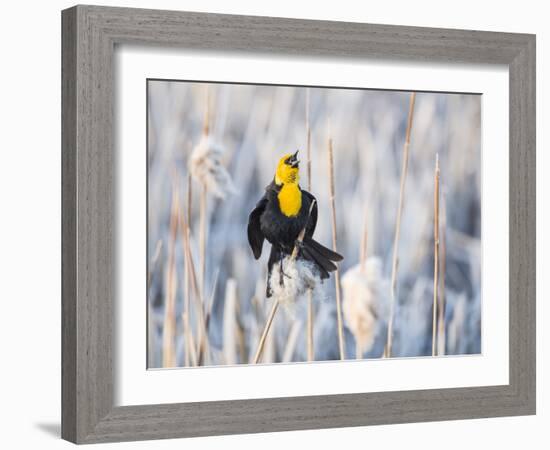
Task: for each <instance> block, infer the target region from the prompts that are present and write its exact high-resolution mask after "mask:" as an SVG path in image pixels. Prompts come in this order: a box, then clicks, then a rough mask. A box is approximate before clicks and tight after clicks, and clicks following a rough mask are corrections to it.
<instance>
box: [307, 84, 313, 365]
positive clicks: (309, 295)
mask: <svg viewBox="0 0 550 450" xmlns="http://www.w3.org/2000/svg"><path fill="white" fill-rule="evenodd" d="M309 102H310V91H309V89H306V150H307V166H306V167H307V170H306V173H307V190H308V191H309V192H311V126H310V118H309ZM313 316H314V311H313V292H312V291H311V289H309V290H308V291H307V330H306V336H307V360H308V361H313V360H314V359H315V350H314V347H313V345H314V344H313V320H314V317H313Z"/></svg>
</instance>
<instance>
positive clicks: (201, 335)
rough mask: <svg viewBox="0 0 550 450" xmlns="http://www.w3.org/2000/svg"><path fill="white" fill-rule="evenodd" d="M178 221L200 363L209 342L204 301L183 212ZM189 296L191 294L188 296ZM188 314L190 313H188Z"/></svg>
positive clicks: (206, 351) (199, 363)
mask: <svg viewBox="0 0 550 450" xmlns="http://www.w3.org/2000/svg"><path fill="white" fill-rule="evenodd" d="M179 217H180V222H181V228H182V244H183V253H184V260H185V265H186V267H187V270H188V271H189V272H188V280H189V284H190V292H192V293H193V296H192V297H193V299H194V301H195V309H196V316H197V321H198V326H197V328H198V331H197V364H198V365H201V364H202V362H203V359H204V358H208V351H209V343H208V329H207V326H206V318H205V314H204V307H203V305H204V301H203V298H202V293H201V291H200V288H199V285H198V281H197V274H196V271H195V264H194V262H193V255H192V253H191V231H190V229H189V224H188V223H187V220H186V219H185V216H184V215H183V214H180V216H179ZM190 297H191V296H190ZM189 315H190V313H189Z"/></svg>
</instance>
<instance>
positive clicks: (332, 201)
mask: <svg viewBox="0 0 550 450" xmlns="http://www.w3.org/2000/svg"><path fill="white" fill-rule="evenodd" d="M328 167H329V180H330V181H329V184H330V209H331V220H332V249H333V250H334V251H335V252H337V251H338V248H337V245H336V205H335V189H334V157H333V149H332V137H331V136H330V135H329V138H328ZM334 282H335V287H336V319H337V325H338V349H339V351H340V359H342V360H343V359H345V353H344V325H343V322H342V299H341V297H340V269H339V268H338V267H336V272H335V273H334Z"/></svg>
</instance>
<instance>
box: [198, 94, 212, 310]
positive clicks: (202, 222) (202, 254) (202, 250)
mask: <svg viewBox="0 0 550 450" xmlns="http://www.w3.org/2000/svg"><path fill="white" fill-rule="evenodd" d="M205 96H206V99H205V105H206V106H205V109H204V121H203V127H202V134H203V136H204V137H207V136H208V135H209V134H210V89H209V88H208V86H206V93H205ZM207 197H208V188H207V186H206V183H205V182H202V186H201V191H200V202H199V261H200V267H199V289H200V291H201V295H202V298H203V299H204V298H205V294H204V293H205V285H204V283H205V277H206V227H207V223H206V222H207V217H206V216H207V207H208V204H207Z"/></svg>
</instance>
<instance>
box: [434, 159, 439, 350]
mask: <svg viewBox="0 0 550 450" xmlns="http://www.w3.org/2000/svg"><path fill="white" fill-rule="evenodd" d="M439 176H440V173H439V155H436V156H435V171H434V294H433V307H432V356H435V355H436V350H437V345H436V344H437V301H438V300H437V294H438V289H439Z"/></svg>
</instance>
